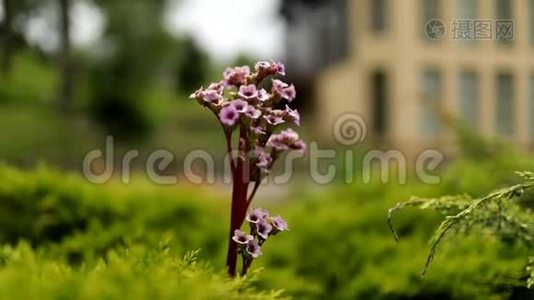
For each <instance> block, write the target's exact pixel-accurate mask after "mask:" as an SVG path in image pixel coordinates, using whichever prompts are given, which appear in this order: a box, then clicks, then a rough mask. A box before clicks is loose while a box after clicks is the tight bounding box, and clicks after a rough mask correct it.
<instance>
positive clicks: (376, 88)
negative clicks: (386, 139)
mask: <svg viewBox="0 0 534 300" xmlns="http://www.w3.org/2000/svg"><path fill="white" fill-rule="evenodd" d="M387 82H388V80H387V75H386V73H385V72H383V71H377V72H374V73H373V74H372V75H371V101H372V103H371V109H372V110H373V111H372V114H373V133H374V134H376V135H377V136H380V137H382V136H384V135H385V134H386V133H387V94H388V90H387V88H388V87H387V86H388V84H387Z"/></svg>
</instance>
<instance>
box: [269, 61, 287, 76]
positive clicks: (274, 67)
mask: <svg viewBox="0 0 534 300" xmlns="http://www.w3.org/2000/svg"><path fill="white" fill-rule="evenodd" d="M271 72H273V73H274V74H276V75H282V76H286V66H284V64H283V63H281V62H274V61H273V62H272V63H271Z"/></svg>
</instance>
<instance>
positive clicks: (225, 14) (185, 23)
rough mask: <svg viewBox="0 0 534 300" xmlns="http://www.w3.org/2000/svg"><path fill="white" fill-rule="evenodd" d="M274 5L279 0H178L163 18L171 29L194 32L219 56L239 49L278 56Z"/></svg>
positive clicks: (280, 46) (280, 44) (279, 31)
mask: <svg viewBox="0 0 534 300" xmlns="http://www.w3.org/2000/svg"><path fill="white" fill-rule="evenodd" d="M278 7H279V0H260V1H252V0H230V1H222V0H181V1H177V2H176V4H174V5H172V8H171V9H169V14H168V16H167V21H168V24H169V28H171V31H172V32H174V33H180V32H182V31H184V30H185V31H187V32H191V33H193V34H195V36H196V38H197V40H198V41H199V43H200V44H201V45H202V46H204V48H205V49H207V50H208V51H209V52H210V53H211V54H212V55H213V56H214V57H215V58H217V59H219V60H228V59H231V58H232V57H233V56H235V55H236V54H239V53H240V52H249V53H253V54H255V55H256V56H259V58H263V59H270V58H279V57H280V56H281V55H282V53H283V47H284V39H283V22H282V20H281V19H280V18H279V16H278Z"/></svg>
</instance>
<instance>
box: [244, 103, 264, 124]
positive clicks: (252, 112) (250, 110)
mask: <svg viewBox="0 0 534 300" xmlns="http://www.w3.org/2000/svg"><path fill="white" fill-rule="evenodd" d="M245 115H246V116H247V117H249V118H251V119H254V120H255V119H257V118H259V117H260V116H261V110H259V109H256V108H254V106H252V105H248V106H247V110H246V111H245Z"/></svg>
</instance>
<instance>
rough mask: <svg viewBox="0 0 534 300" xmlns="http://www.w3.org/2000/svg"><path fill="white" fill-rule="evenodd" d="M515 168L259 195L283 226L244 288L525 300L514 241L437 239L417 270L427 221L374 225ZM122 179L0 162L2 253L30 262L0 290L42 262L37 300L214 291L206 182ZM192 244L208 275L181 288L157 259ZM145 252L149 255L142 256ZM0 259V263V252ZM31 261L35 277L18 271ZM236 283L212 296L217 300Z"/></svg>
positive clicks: (297, 294)
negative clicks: (395, 209)
mask: <svg viewBox="0 0 534 300" xmlns="http://www.w3.org/2000/svg"><path fill="white" fill-rule="evenodd" d="M518 168H522V169H534V161H533V160H532V159H531V158H530V157H528V156H521V157H518V156H516V157H515V158H514V159H510V158H509V157H506V156H498V157H495V158H493V159H492V160H488V161H486V162H479V161H473V160H470V159H468V158H466V159H463V160H459V163H454V164H453V165H451V166H450V167H449V168H448V169H447V170H446V171H445V172H444V173H443V176H442V178H443V182H442V184H440V185H434V186H432V185H424V184H420V183H417V182H410V183H408V184H406V185H401V184H394V183H390V184H387V185H383V184H381V183H378V182H377V183H371V184H367V185H363V184H355V185H348V186H341V185H333V186H329V187H324V189H320V190H316V189H308V188H303V187H299V186H297V187H296V189H295V190H294V191H293V192H291V193H290V195H289V196H288V199H289V200H290V201H288V202H264V203H263V204H265V206H267V208H269V209H270V210H271V211H272V212H273V213H277V214H278V213H280V214H282V215H284V217H286V218H287V220H288V222H289V224H290V228H291V231H290V232H289V233H288V234H286V235H284V236H283V237H282V236H280V237H277V238H276V239H275V240H273V242H272V243H270V244H268V245H267V246H266V248H265V249H264V253H265V255H264V256H263V257H262V258H261V259H259V260H258V261H257V262H255V263H254V264H253V266H252V269H253V270H258V269H259V268H262V267H263V270H262V271H261V273H260V274H259V278H258V280H256V281H254V282H253V283H251V286H252V287H254V288H255V289H256V290H257V291H270V290H280V289H283V290H285V292H284V293H283V295H286V296H291V297H294V298H295V299H324V298H330V299H467V298H468V299H503V298H505V299H506V298H509V299H528V297H532V296H533V295H532V292H531V291H529V290H527V289H526V287H525V286H524V282H523V284H520V282H521V280H526V279H524V278H526V277H525V260H524V258H525V257H527V256H528V255H531V254H532V253H529V250H528V248H526V247H525V246H524V245H521V244H519V243H515V242H510V241H503V240H502V239H500V238H499V237H497V236H495V237H494V236H492V235H490V234H477V233H474V234H471V235H469V236H468V237H467V238H456V237H455V236H448V237H446V239H448V240H449V242H447V243H443V244H442V246H441V247H440V251H439V253H438V256H437V257H436V260H435V261H434V264H433V265H432V268H431V269H430V270H429V272H428V274H427V275H426V277H425V278H421V277H420V272H421V270H422V268H423V266H424V261H425V259H426V256H427V254H428V249H429V245H428V243H427V241H428V239H429V238H430V237H431V236H432V233H433V229H434V228H435V227H436V226H437V225H438V224H439V222H440V220H441V217H440V215H439V214H432V213H431V214H428V212H420V211H418V210H409V209H408V210H407V211H406V212H404V213H402V214H399V215H398V216H397V218H396V224H397V226H398V232H399V235H400V242H399V243H398V244H396V243H395V242H394V240H393V238H392V236H391V234H390V232H389V230H388V228H387V224H386V217H387V210H388V208H389V207H391V206H392V205H394V203H396V202H398V201H401V200H404V199H408V198H409V197H410V196H411V195H414V194H415V195H420V196H422V197H436V196H439V195H441V194H445V193H446V194H456V193H463V192H465V191H473V192H474V193H473V195H484V194H486V193H488V192H490V191H491V190H493V189H495V188H496V187H499V186H505V185H507V184H510V183H516V182H518V180H520V179H519V178H516V177H515V176H513V175H510V172H509V171H507V169H512V170H514V169H518ZM496 170H500V171H496ZM133 180H134V181H133V182H135V184H134V185H130V186H128V185H123V184H121V183H120V182H118V181H117V182H112V183H108V184H105V185H91V184H88V183H85V182H84V181H83V180H82V179H80V178H79V177H78V176H76V175H65V174H63V173H60V172H55V171H51V170H49V169H47V168H39V169H37V170H35V171H19V170H16V169H13V168H9V167H5V166H4V167H2V168H0V182H1V184H0V213H1V215H0V222H1V223H0V239H1V241H2V242H3V243H4V244H6V245H12V246H6V247H8V248H6V249H18V250H9V251H14V252H12V253H16V252H17V251H22V252H24V253H26V254H24V256H25V257H30V258H25V259H23V261H26V262H24V263H20V264H18V263H10V264H5V266H3V267H0V286H1V287H2V288H0V291H2V290H4V291H7V292H6V293H16V291H15V286H16V285H17V282H18V281H17V280H18V279H17V278H21V277H22V276H24V275H23V274H26V272H31V274H42V273H40V272H52V271H50V269H48V268H52V267H50V266H55V267H54V268H57V269H55V270H57V271H56V272H59V273H60V274H68V275H57V274H56V275H55V276H58V277H59V276H62V277H63V279H61V280H60V279H57V280H56V281H54V283H50V284H49V285H48V286H50V291H46V293H50V294H49V295H51V296H50V297H56V296H57V295H58V294H56V293H59V292H60V291H63V292H65V293H67V295H80V294H68V293H82V292H80V291H84V290H85V289H86V288H87V286H90V285H88V284H89V283H91V282H93V281H96V282H97V283H95V284H97V285H98V286H99V287H100V288H95V290H94V293H95V294H90V292H89V291H88V293H89V294H88V295H101V296H102V295H108V294H106V293H108V292H109V291H113V293H121V292H122V293H124V294H125V295H129V293H130V292H131V291H124V290H123V289H127V288H128V287H132V286H139V289H141V291H140V292H139V293H140V294H141V295H144V296H145V297H157V296H158V295H161V294H160V293H169V294H172V295H176V294H174V293H184V292H185V291H183V290H182V289H187V288H188V287H189V286H188V285H187V284H192V285H193V286H195V288H192V289H193V290H194V291H195V290H196V289H197V288H196V287H197V286H203V284H206V285H207V286H206V289H205V290H202V291H198V292H199V293H200V292H206V293H207V294H209V295H208V298H209V297H215V298H216V295H220V294H217V291H218V286H219V283H220V281H219V280H223V281H224V278H223V277H221V276H222V275H217V274H222V273H221V272H222V266H223V265H224V264H223V263H224V260H223V259H224V249H225V246H226V237H227V232H226V230H227V222H228V221H227V217H228V216H227V211H228V203H227V201H226V199H227V197H224V196H221V195H220V194H221V193H220V192H219V191H216V192H215V191H213V190H212V189H210V188H208V187H203V188H201V187H198V186H187V185H184V184H181V185H178V186H173V187H168V186H155V185H152V184H150V183H148V182H146V179H144V178H142V177H135V178H134V179H133ZM218 189H220V187H217V190H218ZM532 202H534V197H532V195H531V194H528V193H526V194H525V195H524V196H523V197H522V200H521V203H522V205H523V204H524V206H528V205H530V204H531V203H532ZM22 241H27V242H28V243H29V244H30V245H31V247H32V248H33V249H34V250H32V251H30V250H29V249H27V246H23V244H20V243H21V242H22ZM22 243H23V242H22ZM16 245H22V246H18V247H17V246H16ZM10 247H11V248H10ZM13 247H15V248H13ZM139 249H141V250H139ZM162 249H170V250H168V251H170V252H169V253H167V252H165V251H166V250H162ZM191 249H202V251H201V253H200V259H202V260H209V261H210V265H211V266H212V268H214V271H205V269H202V270H194V271H192V272H193V273H195V274H197V272H200V274H201V275H198V277H196V275H195V276H193V277H188V278H189V279H190V280H191V282H189V283H184V282H183V281H181V280H179V279H177V278H181V277H180V276H182V274H181V273H180V272H178V271H176V269H174V268H173V267H172V263H171V265H168V264H167V263H168V261H169V259H170V258H169V256H168V255H170V257H177V256H182V255H184V254H185V253H187V251H188V250H191ZM9 251H7V252H9ZM162 251H163V252H165V253H162ZM4 252H5V251H4ZM128 253H132V254H128ZM150 253H152V254H150ZM154 253H155V254H154ZM129 255H131V256H129ZM147 255H148V256H149V257H152V255H154V256H155V257H157V258H155V259H154V260H153V261H151V260H150V259H148V262H147V259H146V257H147ZM15 256H16V255H15ZM33 256H34V258H31V257H33ZM2 257H4V258H2V260H4V261H5V260H6V258H5V257H6V255H5V254H2ZM7 257H8V258H7V260H8V261H9V260H10V259H13V258H9V255H8V256H7ZM162 257H163V258H162ZM110 261H111V262H110ZM116 261H119V262H120V263H116ZM139 261H143V263H139ZM171 261H172V259H171ZM30 262H31V264H32V266H33V267H35V268H37V269H35V270H37V271H31V270H32V269H28V265H27V264H28V263H30ZM102 262H104V263H105V266H106V267H105V268H104V269H103V270H101V267H99V266H100V265H101V264H102ZM61 270H68V271H61ZM97 270H100V271H97ZM61 272H64V273H61ZM98 272H102V273H98ZM173 272H174V273H173ZM54 274H55V273H54ZM94 274H99V275H98V276H96V275H94ZM151 274H153V276H155V278H159V276H160V275H159V274H163V275H162V276H165V277H168V278H169V281H167V280H163V279H162V281H161V282H162V284H163V285H161V286H160V285H159V284H156V283H155V282H154V281H152V279H153V278H152V276H151ZM32 276H37V275H32ZM206 276H207V277H206ZM51 278H57V277H53V276H52V277H51ZM195 278H199V279H198V280H196V279H195ZM221 278H222V279H221ZM522 278H523V279H522ZM46 282H47V279H46V278H38V279H35V280H31V281H29V282H27V283H26V285H29V287H28V289H27V291H28V292H32V291H33V292H35V291H40V292H43V293H44V291H43V290H42V289H43V288H44V287H43V286H47V285H46ZM218 282H219V283H218ZM182 284H185V285H182ZM212 285H214V286H215V287H214V289H215V291H214V290H212V289H211V286H212ZM104 286H105V287H104ZM164 286H167V287H168V288H167V289H165V288H164ZM237 290H239V291H241V289H240V288H237ZM235 291H236V290H235V289H230V291H228V290H224V292H225V293H226V292H228V293H230V294H229V295H231V293H234V292H235ZM195 293H196V292H195ZM239 293H241V292H239ZM7 295H13V294H7ZM16 295H19V294H16ZM20 295H21V296H24V295H22V294H20ZM47 295H48V294H47ZM111 295H113V294H111ZM178 295H180V294H178ZM193 295H196V294H193ZM199 295H201V296H199V297H203V296H205V294H199ZM239 295H240V296H238V298H239V297H243V298H246V297H247V294H246V293H244V294H242V296H241V294H239ZM109 297H112V296H109ZM228 297H230V298H231V297H232V296H228Z"/></svg>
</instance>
